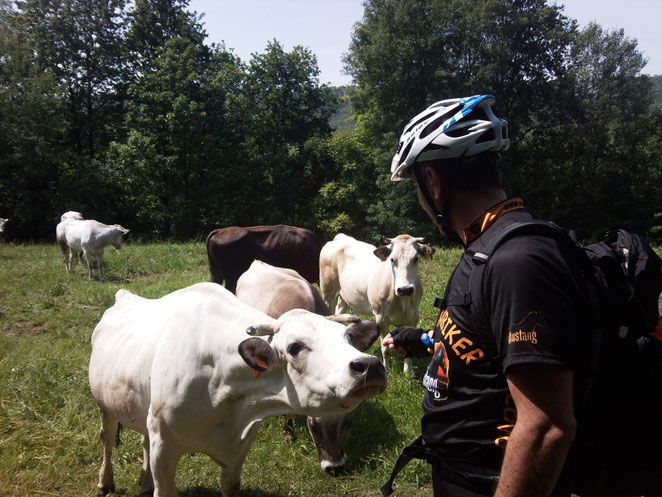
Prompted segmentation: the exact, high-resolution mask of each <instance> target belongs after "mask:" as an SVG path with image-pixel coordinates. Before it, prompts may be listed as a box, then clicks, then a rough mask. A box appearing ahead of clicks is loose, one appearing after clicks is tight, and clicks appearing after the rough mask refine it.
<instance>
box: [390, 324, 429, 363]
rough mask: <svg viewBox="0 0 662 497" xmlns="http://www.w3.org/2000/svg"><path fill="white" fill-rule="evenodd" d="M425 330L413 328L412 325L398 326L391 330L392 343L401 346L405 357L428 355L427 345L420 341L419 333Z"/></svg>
mask: <svg viewBox="0 0 662 497" xmlns="http://www.w3.org/2000/svg"><path fill="white" fill-rule="evenodd" d="M426 332H427V330H424V329H423V328H414V327H413V326H400V327H399V328H396V329H394V330H393V331H392V332H391V337H393V345H395V347H396V348H397V347H402V348H403V349H404V350H405V353H406V357H429V356H430V353H429V352H428V347H427V345H425V344H424V343H423V342H421V335H422V334H423V333H426Z"/></svg>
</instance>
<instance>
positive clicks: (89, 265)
mask: <svg viewBox="0 0 662 497" xmlns="http://www.w3.org/2000/svg"><path fill="white" fill-rule="evenodd" d="M83 255H84V256H85V262H87V277H88V278H89V279H90V281H92V261H91V254H90V253H89V252H88V251H87V250H85V249H83Z"/></svg>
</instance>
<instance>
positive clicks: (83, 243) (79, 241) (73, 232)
mask: <svg viewBox="0 0 662 497" xmlns="http://www.w3.org/2000/svg"><path fill="white" fill-rule="evenodd" d="M128 232H129V230H128V229H126V228H123V227H122V226H120V225H119V224H113V225H110V226H108V225H105V224H103V223H100V222H99V221H94V220H92V219H87V220H84V221H81V220H79V219H68V220H65V221H61V222H60V223H59V224H58V225H57V228H56V229H55V233H56V239H57V243H58V244H59V245H60V248H61V249H62V254H63V255H64V268H65V269H66V271H67V272H69V271H71V260H72V258H74V257H75V256H76V254H77V253H80V252H82V253H83V255H84V256H85V260H86V261H87V270H88V276H89V278H90V280H91V279H92V258H96V260H97V270H98V271H99V281H103V276H102V274H101V265H102V264H103V250H104V248H105V247H106V246H108V245H112V246H113V247H115V249H117V250H119V249H120V248H122V243H123V238H122V237H123V236H124V235H126V234H127V233H128Z"/></svg>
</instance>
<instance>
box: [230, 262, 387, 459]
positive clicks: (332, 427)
mask: <svg viewBox="0 0 662 497" xmlns="http://www.w3.org/2000/svg"><path fill="white" fill-rule="evenodd" d="M236 293H237V298H238V299H239V300H241V301H242V302H244V303H246V304H248V305H250V306H251V307H254V308H256V309H258V310H260V311H262V312H264V313H265V314H267V315H269V316H271V317H272V318H278V317H280V316H281V315H282V314H284V313H285V312H287V311H289V310H291V309H306V310H307V311H310V312H314V313H316V314H320V315H323V316H328V315H329V314H331V311H330V310H329V308H328V307H327V305H326V304H325V303H324V300H322V297H320V294H319V293H318V292H317V290H316V289H315V287H314V286H313V285H311V284H310V283H308V282H307V281H306V280H305V279H304V278H302V277H301V275H300V274H299V273H297V272H296V271H294V270H292V269H286V268H279V267H274V266H271V265H269V264H267V263H265V262H261V261H254V262H253V264H251V267H250V268H249V269H248V271H246V272H245V273H244V274H242V275H241V276H240V277H239V281H237V291H236ZM375 338H377V334H375ZM362 345H363V346H365V347H366V348H367V347H369V346H370V345H372V343H368V342H364V343H363V344H362ZM361 351H362V352H363V351H365V349H361ZM344 420H345V414H339V415H337V416H325V417H321V418H320V417H313V416H308V419H307V424H308V431H309V432H310V436H311V437H312V439H313V442H314V443H315V447H316V448H317V457H318V459H319V462H320V466H321V467H322V469H323V470H324V471H330V470H335V469H338V468H342V467H343V466H345V454H344V452H343V449H342V445H341V440H340V438H341V430H342V425H343V422H344ZM288 430H289V427H288V425H287V422H286V425H285V430H284V431H286V432H287V431H288Z"/></svg>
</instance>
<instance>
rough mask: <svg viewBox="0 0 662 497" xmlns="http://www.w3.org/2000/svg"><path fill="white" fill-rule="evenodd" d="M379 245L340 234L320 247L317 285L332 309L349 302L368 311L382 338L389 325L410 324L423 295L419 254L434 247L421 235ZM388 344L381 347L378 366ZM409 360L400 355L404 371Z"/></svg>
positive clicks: (362, 311) (426, 254) (339, 309)
mask: <svg viewBox="0 0 662 497" xmlns="http://www.w3.org/2000/svg"><path fill="white" fill-rule="evenodd" d="M386 243H388V246H381V247H379V248H377V247H375V246H373V245H370V244H368V243H364V242H360V241H358V240H355V239H354V238H352V237H351V236H347V235H344V234H339V235H336V237H335V238H334V239H333V241H331V242H328V243H327V244H326V245H324V247H323V248H322V252H321V254H320V290H321V293H322V297H323V298H324V301H325V302H326V304H327V305H328V306H329V308H330V309H335V312H336V313H342V312H346V311H347V309H349V308H350V307H351V308H352V309H353V310H354V312H356V313H358V314H374V316H375V320H376V321H377V324H379V329H380V334H381V336H382V337H384V336H386V334H387V333H388V332H389V327H390V325H395V326H405V325H408V326H416V324H417V323H418V305H419V303H420V301H421V297H422V295H423V286H422V284H421V277H420V276H419V274H418V259H419V257H420V256H423V257H425V258H426V259H431V258H432V254H433V253H434V248H432V247H430V246H428V245H425V244H423V238H414V237H412V236H409V235H398V236H397V237H395V238H393V239H387V240H386ZM387 353H388V349H387V348H386V347H384V346H382V357H383V359H384V366H386V367H387V369H388V364H387ZM410 367H411V360H410V359H406V360H405V368H404V369H405V372H407V371H409V369H410Z"/></svg>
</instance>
